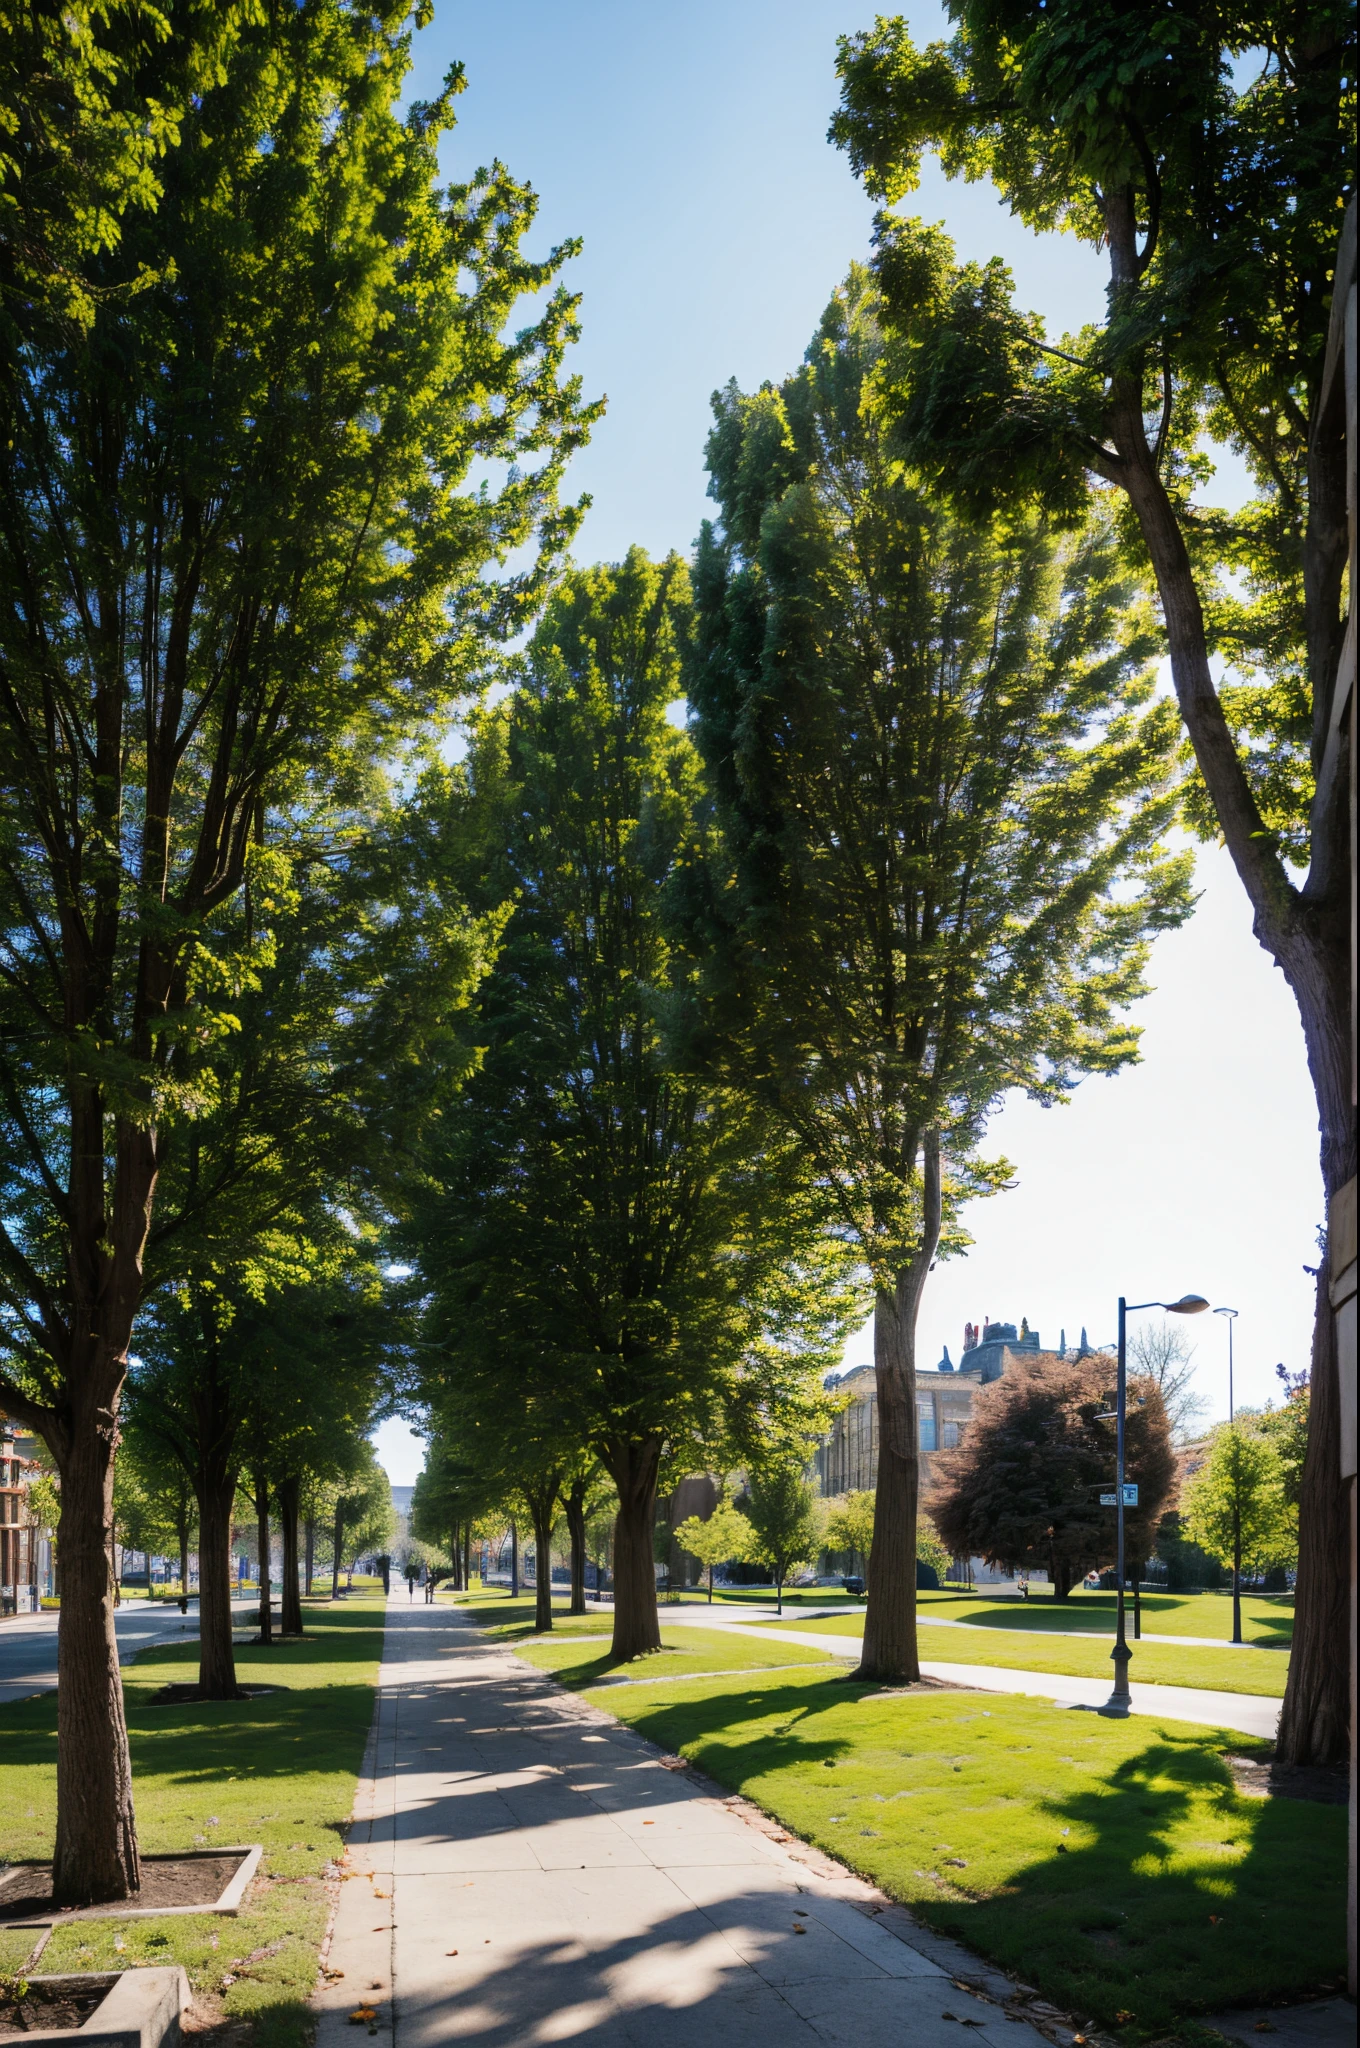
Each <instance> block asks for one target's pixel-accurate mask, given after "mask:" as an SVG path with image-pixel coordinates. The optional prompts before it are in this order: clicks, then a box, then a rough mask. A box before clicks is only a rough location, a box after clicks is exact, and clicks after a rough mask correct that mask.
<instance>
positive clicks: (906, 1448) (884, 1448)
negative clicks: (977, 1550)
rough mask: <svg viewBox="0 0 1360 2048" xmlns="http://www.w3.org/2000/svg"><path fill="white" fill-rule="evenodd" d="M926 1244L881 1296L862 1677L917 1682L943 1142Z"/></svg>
mask: <svg viewBox="0 0 1360 2048" xmlns="http://www.w3.org/2000/svg"><path fill="white" fill-rule="evenodd" d="M924 1166H925V1170H924V1177H923V1197H924V1199H923V1203H922V1218H921V1243H920V1247H919V1249H918V1251H917V1254H916V1256H915V1258H914V1259H913V1260H912V1262H911V1265H910V1266H909V1267H908V1268H907V1270H906V1272H904V1273H903V1274H902V1275H901V1277H900V1278H899V1280H898V1282H897V1285H896V1286H895V1287H894V1288H893V1289H892V1291H891V1292H889V1291H888V1290H887V1289H885V1288H882V1287H880V1288H879V1289H878V1290H877V1292H876V1294H875V1297H874V1381H875V1385H876V1387H877V1391H878V1417H879V1444H878V1484H877V1486H876V1487H875V1490H874V1540H873V1543H872V1545H871V1546H870V1549H869V1575H868V1584H867V1588H866V1590H867V1593H868V1603H867V1606H866V1609H865V1615H864V1648H863V1651H862V1652H861V1655H860V1661H859V1666H858V1668H857V1670H856V1672H855V1676H856V1677H857V1678H865V1679H873V1680H874V1681H875V1682H876V1683H878V1684H886V1685H912V1684H915V1682H916V1681H917V1680H918V1679H919V1678H920V1676H921V1665H920V1658H919V1655H918V1651H917V1644H916V1515H917V1498H918V1488H919V1465H918V1462H917V1434H916V1318H917V1315H918V1313H919V1311H920V1306H921V1294H922V1291H923V1290H924V1287H925V1282H926V1276H927V1275H928V1273H929V1272H930V1268H931V1264H932V1262H933V1260H934V1257H935V1250H936V1247H937V1245H938V1244H939V1241H940V1216H941V1198H940V1141H939V1134H938V1132H929V1133H928V1134H927V1136H926V1142H925V1162H924Z"/></svg>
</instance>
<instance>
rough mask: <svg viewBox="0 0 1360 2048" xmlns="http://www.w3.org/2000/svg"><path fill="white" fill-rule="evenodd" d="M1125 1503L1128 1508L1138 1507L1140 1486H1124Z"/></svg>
mask: <svg viewBox="0 0 1360 2048" xmlns="http://www.w3.org/2000/svg"><path fill="white" fill-rule="evenodd" d="M1124 1505H1125V1507H1126V1508H1136V1507H1137V1505H1138V1488H1137V1487H1136V1486H1125V1488H1124Z"/></svg>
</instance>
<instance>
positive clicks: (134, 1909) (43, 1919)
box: [0, 1842, 264, 1982]
mask: <svg viewBox="0 0 1360 2048" xmlns="http://www.w3.org/2000/svg"><path fill="white" fill-rule="evenodd" d="M263 1855H264V1845H263V1844H262V1843H260V1842H228V1843H225V1844H224V1845H223V1846H222V1847H221V1848H220V1849H185V1850H181V1851H180V1852H179V1853H178V1854H176V1855H174V1856H170V1857H167V1858H165V1859H164V1860H165V1861H167V1862H174V1863H186V1862H188V1861H189V1859H190V1857H193V1858H199V1857H211V1858H213V1859H214V1860H216V1859H217V1858H219V1857H222V1856H240V1857H243V1858H244V1861H243V1862H242V1863H241V1864H240V1866H239V1867H238V1869H237V1870H236V1871H235V1872H234V1874H233V1875H232V1876H231V1877H230V1878H229V1879H228V1881H227V1886H226V1889H225V1891H224V1892H222V1894H221V1896H220V1897H219V1898H217V1899H214V1900H213V1901H211V1902H210V1903H207V1904H204V1905H201V1906H124V1905H111V1906H79V1907H77V1908H76V1909H75V1910H74V1911H73V1912H66V1913H37V1914H35V1915H34V1916H33V1918H32V1919H29V1920H6V1919H5V1917H4V1900H3V1898H0V1927H65V1926H67V1925H68V1924H69V1922H71V1921H73V1920H177V1919H180V1918H182V1917H183V1916H184V1915H185V1914H187V1913H218V1914H221V1915H223V1916H225V1917H226V1918H229V1919H235V1918H236V1916H237V1915H238V1914H239V1912H240V1911H241V1901H242V1900H243V1899H244V1897H245V1894H246V1887H247V1886H248V1885H249V1883H250V1880H251V1879H252V1877H254V1875H255V1873H256V1871H257V1870H258V1869H259V1867H260V1858H261V1857H262V1856H263ZM142 1860H143V1862H146V1863H155V1862H157V1861H159V1860H161V1859H159V1858H157V1857H154V1856H147V1857H144V1858H143V1859H142ZM34 1981H35V1982H37V1981H39V1980H37V1979H35V1980H34Z"/></svg>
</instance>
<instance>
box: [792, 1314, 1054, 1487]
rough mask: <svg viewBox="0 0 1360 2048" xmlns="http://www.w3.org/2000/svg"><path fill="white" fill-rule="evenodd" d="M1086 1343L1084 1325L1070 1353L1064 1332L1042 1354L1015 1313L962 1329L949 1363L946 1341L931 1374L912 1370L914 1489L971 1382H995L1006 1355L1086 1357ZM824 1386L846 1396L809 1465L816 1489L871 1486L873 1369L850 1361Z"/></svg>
mask: <svg viewBox="0 0 1360 2048" xmlns="http://www.w3.org/2000/svg"><path fill="white" fill-rule="evenodd" d="M1090 1351H1091V1346H1090V1344H1089V1343H1088V1342H1087V1339H1086V1332H1085V1330H1083V1331H1082V1333H1081V1343H1080V1344H1079V1345H1077V1346H1075V1347H1074V1348H1073V1349H1072V1350H1071V1351H1069V1349H1068V1345H1067V1333H1066V1331H1064V1332H1063V1334H1062V1336H1061V1338H1060V1340H1059V1345H1058V1349H1057V1351H1056V1353H1054V1352H1050V1353H1047V1354H1045V1353H1044V1352H1043V1347H1042V1345H1041V1344H1040V1342H1039V1332H1038V1331H1037V1330H1031V1328H1030V1326H1029V1324H1028V1323H1027V1322H1026V1321H1025V1320H1024V1319H1023V1318H1022V1320H1021V1323H1020V1327H1019V1329H1018V1330H1017V1328H1016V1326H1015V1324H1014V1323H987V1322H984V1323H983V1325H982V1327H981V1329H980V1330H979V1329H978V1327H977V1325H976V1324H974V1323H965V1324H964V1326H963V1350H962V1353H961V1354H960V1358H959V1363H958V1364H957V1365H955V1364H954V1362H953V1360H952V1359H951V1358H950V1356H949V1347H948V1345H946V1346H945V1351H944V1356H943V1358H941V1360H940V1362H939V1364H938V1365H937V1366H936V1368H935V1370H934V1371H933V1372H918V1373H917V1375H916V1429H917V1441H918V1444H919V1447H920V1460H921V1489H922V1492H924V1491H925V1490H926V1488H927V1487H928V1486H929V1484H930V1458H931V1456H932V1454H933V1453H934V1452H935V1451H948V1450H952V1449H953V1447H954V1445H955V1444H957V1443H959V1442H960V1441H961V1440H962V1437H963V1432H964V1430H965V1429H966V1428H967V1427H968V1422H969V1419H970V1417H971V1415H972V1412H973V1395H974V1393H975V1391H976V1389H977V1388H978V1387H985V1386H988V1385H989V1384H990V1383H991V1381H993V1380H999V1379H1000V1378H1001V1376H1002V1374H1003V1373H1004V1372H1005V1370H1006V1365H1007V1361H1008V1360H1010V1359H1012V1358H1037V1357H1040V1356H1044V1355H1047V1356H1049V1357H1057V1358H1068V1357H1076V1358H1085V1357H1088V1356H1089V1354H1090ZM827 1385H828V1387H829V1388H830V1389H831V1390H832V1391H834V1392H835V1393H838V1394H848V1395H849V1396H850V1400H849V1405H848V1406H847V1407H846V1408H844V1409H842V1411H841V1413H840V1414H839V1415H838V1416H837V1417H836V1420H835V1422H834V1423H833V1424H832V1427H831V1429H830V1430H829V1432H828V1433H827V1435H826V1436H825V1437H823V1439H822V1442H821V1444H820V1446H819V1447H818V1450H817V1454H816V1460H815V1468H816V1475H817V1487H818V1491H819V1492H820V1493H822V1494H824V1495H826V1496H827V1497H828V1498H830V1497H831V1496H833V1495H835V1494H840V1493H855V1492H859V1491H861V1490H867V1489H869V1488H871V1487H872V1486H873V1485H874V1484H875V1482H876V1481H877V1478H878V1390H877V1386H876V1384H875V1378H874V1368H873V1367H872V1366H871V1365H861V1366H857V1367H856V1368H855V1370H854V1371H853V1372H847V1373H842V1374H841V1375H839V1377H835V1376H833V1378H832V1379H831V1380H829V1381H828V1382H827Z"/></svg>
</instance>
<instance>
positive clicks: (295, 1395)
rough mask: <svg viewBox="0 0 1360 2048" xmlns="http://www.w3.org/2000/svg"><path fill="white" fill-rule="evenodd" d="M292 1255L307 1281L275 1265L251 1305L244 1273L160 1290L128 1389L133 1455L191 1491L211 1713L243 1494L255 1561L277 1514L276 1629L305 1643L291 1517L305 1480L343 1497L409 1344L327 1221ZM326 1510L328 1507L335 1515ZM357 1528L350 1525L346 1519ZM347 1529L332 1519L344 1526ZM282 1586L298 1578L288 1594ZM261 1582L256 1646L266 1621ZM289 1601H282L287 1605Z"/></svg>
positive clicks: (227, 1672) (384, 1299)
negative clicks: (156, 1462)
mask: <svg viewBox="0 0 1360 2048" xmlns="http://www.w3.org/2000/svg"><path fill="white" fill-rule="evenodd" d="M328 1220H329V1222H330V1231H329V1234H328V1233H327V1232H326V1231H324V1230H323V1229H321V1228H319V1227H316V1226H315V1225H314V1226H313V1227H312V1228H311V1229H310V1231H309V1232H308V1233H307V1235H306V1236H305V1238H303V1239H302V1240H301V1242H298V1243H293V1244H291V1245H288V1244H285V1245H280V1244H279V1242H278V1241H277V1240H276V1241H275V1244H274V1246H273V1247H272V1249H273V1251H274V1253H275V1255H276V1258H277V1256H278V1254H279V1253H280V1251H282V1250H285V1249H286V1250H288V1251H290V1252H291V1253H292V1255H293V1256H294V1258H296V1260H297V1262H298V1264H299V1265H301V1263H302V1261H303V1260H304V1259H306V1260H307V1261H309V1262H311V1264H312V1267H313V1270H312V1273H311V1275H310V1276H309V1277H302V1276H301V1275H300V1274H297V1273H294V1275H293V1276H292V1278H291V1284H288V1280H287V1279H286V1278H284V1277H282V1276H281V1275H280V1274H279V1271H278V1267H277V1265H276V1267H275V1271H274V1277H273V1284H272V1285H270V1286H268V1287H267V1288H265V1289H263V1290H261V1289H260V1288H259V1285H258V1264H257V1266H256V1268H255V1269H254V1278H255V1281H256V1291H254V1292H252V1291H250V1290H249V1289H248V1287H247V1285H246V1284H245V1282H244V1280H243V1278H242V1277H241V1275H240V1274H239V1273H232V1274H228V1275H226V1276H217V1277H216V1278H213V1277H212V1276H209V1275H200V1276H199V1277H198V1278H197V1279H196V1280H195V1281H194V1282H193V1284H191V1285H189V1286H185V1287H182V1288H177V1289H175V1290H173V1291H171V1290H168V1289H167V1290H164V1291H163V1292H162V1293H161V1294H160V1295H159V1296H158V1297H157V1298H156V1300H155V1301H154V1303H153V1304H152V1306H151V1307H150V1309H149V1310H148V1311H147V1313H146V1315H145V1316H144V1318H143V1323H142V1331H141V1335H140V1336H139V1339H138V1356H137V1360H136V1363H135V1365H134V1368H133V1372H132V1377H131V1381H130V1385H129V1389H128V1395H127V1400H128V1409H129V1421H130V1426H131V1429H132V1431H133V1433H134V1437H135V1439H136V1440H137V1441H139V1442H141V1443H143V1444H147V1445H154V1446H155V1447H156V1449H157V1454H158V1457H159V1459H160V1460H161V1461H162V1462H165V1463H169V1464H172V1465H174V1466H176V1467H177V1468H178V1469H179V1471H180V1472H182V1473H183V1475H184V1477H185V1479H186V1480H187V1482H188V1484H189V1486H190V1487H191V1489H192V1492H193V1496H194V1500H195V1502H196V1506H197V1519H198V1525H199V1546H198V1548H199V1639H198V1687H199V1693H200V1696H201V1697H202V1698H203V1699H206V1700H220V1699H237V1698H239V1697H240V1689H239V1686H238V1683H237V1678H236V1665H235V1657H234V1652H233V1648H232V1615H231V1551H230V1545H231V1529H232V1521H233V1517H234V1514H235V1510H236V1501H237V1493H238V1490H239V1489H240V1488H241V1487H242V1486H243V1485H244V1484H247V1483H248V1484H249V1486H250V1489H251V1490H252V1492H253V1493H254V1494H255V1496H256V1501H255V1505H256V1520H257V1527H258V1528H259V1529H260V1531H261V1560H262V1566H264V1567H266V1568H267V1564H268V1558H269V1541H268V1528H269V1523H270V1520H271V1515H272V1512H273V1511H274V1510H275V1509H276V1508H277V1510H278V1518H279V1520H280V1523H281V1525H282V1528H283V1533H284V1557H285V1568H284V1575H283V1584H282V1594H283V1600H282V1617H281V1619H282V1626H283V1628H284V1630H285V1631H286V1632H296V1631H297V1630H299V1629H300V1627H301V1611H300V1607H299V1605H298V1601H297V1526H298V1512H297V1511H298V1505H299V1502H300V1498H301V1493H302V1488H303V1484H304V1482H305V1481H306V1480H308V1479H314V1480H319V1481H322V1482H323V1483H328V1484H329V1485H330V1486H332V1487H335V1488H338V1489H339V1495H338V1496H337V1498H343V1496H344V1494H345V1493H346V1492H348V1491H349V1490H351V1488H352V1482H353V1479H354V1476H355V1474H356V1473H357V1472H359V1471H360V1469H361V1468H362V1467H363V1466H364V1465H365V1463H366V1460H365V1456H364V1453H365V1451H366V1450H367V1446H366V1444H365V1442H364V1438H365V1435H366V1432H367V1431H368V1429H369V1427H370V1426H371V1424H372V1422H373V1420H374V1418H375V1412H376V1410H377V1408H378V1406H379V1403H380V1401H381V1400H382V1399H383V1398H384V1396H385V1393H386V1387H387V1384H388V1383H389V1382H390V1381H391V1379H392V1378H393V1377H395V1376H396V1375H395V1374H394V1372H393V1368H392V1365H391V1354H392V1352H393V1350H394V1349H399V1348H400V1347H401V1345H402V1342H403V1338H404V1334H405V1332H404V1309H405V1304H404V1301H403V1299H402V1290H401V1288H400V1286H399V1285H393V1284H392V1283H390V1282H385V1281H384V1280H383V1278H382V1276H381V1275H380V1274H379V1273H378V1271H377V1269H376V1267H375V1265H374V1263H373V1260H372V1258H371V1256H370V1254H369V1250H368V1248H367V1247H366V1246H364V1245H363V1244H362V1242H360V1243H356V1242H355V1241H354V1240H353V1239H352V1237H351V1235H350V1232H349V1230H348V1229H346V1228H345V1227H344V1225H343V1224H342V1223H340V1222H339V1221H338V1220H337V1219H335V1218H333V1217H332V1218H330V1219H328ZM332 1505H333V1506H334V1503H332ZM350 1519H351V1520H352V1519H353V1517H352V1516H351V1517H350ZM343 1520H344V1517H343V1516H342V1517H341V1522H342V1525H343ZM290 1574H291V1578H290ZM266 1575H267V1570H262V1573H261V1596H260V1607H261V1633H262V1635H263V1636H264V1638H265V1639H266V1640H269V1639H270V1638H271V1636H272V1614H271V1605H270V1599H269V1595H268V1592H267V1591H266V1589H265V1585H264V1579H265V1577H266ZM290 1585H291V1591H290Z"/></svg>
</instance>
